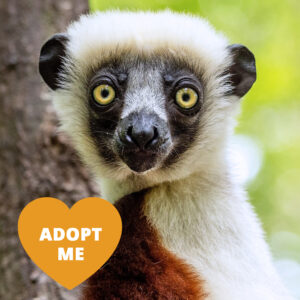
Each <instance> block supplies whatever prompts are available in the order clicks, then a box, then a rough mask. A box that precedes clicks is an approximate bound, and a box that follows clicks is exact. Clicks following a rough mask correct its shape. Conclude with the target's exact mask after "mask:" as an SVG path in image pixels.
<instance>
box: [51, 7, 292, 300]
mask: <svg viewBox="0 0 300 300" xmlns="http://www.w3.org/2000/svg"><path fill="white" fill-rule="evenodd" d="M67 33H68V35H69V37H70V42H69V43H68V48H67V50H68V57H67V59H66V61H65V64H66V66H67V67H69V70H70V72H71V73H70V75H71V76H70V78H71V82H70V83H69V84H68V85H67V89H59V90H57V91H56V92H55V93H54V104H55V107H56V110H57V112H58V113H59V116H60V118H61V121H62V128H63V129H64V130H65V131H67V132H68V133H69V134H70V135H71V137H72V138H73V141H74V144H75V146H76V147H77V149H78V150H79V152H80V153H81V155H82V157H83V159H84V161H85V162H86V163H87V164H88V165H89V166H90V168H91V169H92V170H93V172H94V173H95V175H96V176H97V178H100V180H99V182H100V185H101V191H102V194H103V197H104V198H106V199H108V200H110V201H115V200H116V199H118V198H120V197H122V196H124V195H126V194H129V193H131V192H133V191H137V190H140V189H143V188H145V187H150V186H152V187H153V188H152V189H151V191H150V192H149V193H148V194H147V199H146V205H145V214H146V216H147V217H148V219H149V221H150V222H151V223H152V224H153V226H154V227H155V228H157V230H158V232H159V234H160V237H161V240H162V243H163V244H164V246H165V247H166V248H167V249H169V250H170V251H172V252H174V253H175V254H176V255H177V256H178V257H180V258H182V259H184V260H185V261H186V262H187V263H188V264H190V265H191V266H193V267H194V268H195V270H196V272H198V273H199V275H200V277H201V278H202V279H203V280H204V282H205V288H206V292H207V293H208V294H209V296H208V299H210V300H227V299H228V300H240V299H249V300H250V299H251V300H254V299H255V300H273V299H274V300H279V299H280V300H282V299H285V300H288V299H290V298H289V296H288V294H287V293H286V291H285V289H284V287H283V286H282V284H281V282H280V280H279V278H278V276H277V274H276V272H275V270H274V268H273V266H272V262H271V255H270V253H269V250H268V247H267V245H266V243H265V241H264V237H263V233H262V230H261V226H260V224H259V222H258V220H257V218H256V216H255V214H254V212H253V209H252V207H251V206H250V205H249V203H248V202H247V199H246V196H245V194H244V192H243V189H242V188H241V187H240V186H238V185H237V184H236V183H235V182H234V180H233V176H231V174H230V169H231V168H230V162H227V161H226V159H225V157H226V149H227V144H226V143H227V140H228V136H229V135H230V134H231V132H232V128H233V123H234V121H233V120H234V116H235V114H236V111H237V110H238V107H239V103H238V101H237V99H236V97H224V96H222V95H223V94H224V91H225V90H226V89H228V87H227V86H225V85H224V84H222V82H223V81H224V78H221V77H220V75H221V74H222V72H223V71H224V70H225V69H226V67H227V66H228V65H229V63H230V61H231V58H230V56H229V55H228V50H227V49H226V46H227V45H228V42H227V40H226V39H225V38H224V37H223V35H221V34H219V33H216V32H215V31H214V29H212V27H211V26H210V25H209V24H208V23H207V22H206V21H204V20H202V19H200V18H197V17H192V16H189V15H183V14H175V13H172V12H169V11H165V12H159V13H151V12H138V13H133V12H125V13H124V12H119V11H115V12H106V13H97V14H94V15H91V16H83V17H82V18H81V19H80V20H79V21H78V22H76V23H74V24H72V25H71V26H70V27H69V29H68V31H67ZM124 52H125V53H128V52H130V53H131V54H136V55H145V56H147V55H153V54H157V55H167V56H168V55H172V56H176V57H179V58H181V59H184V60H186V61H187V63H189V64H190V66H191V67H192V68H193V69H194V70H195V72H198V73H202V74H203V79H204V81H205V101H204V104H203V108H202V109H203V115H202V116H201V122H200V125H199V126H200V128H201V130H200V131H199V132H200V134H199V136H197V138H196V141H195V142H194V143H193V144H192V145H191V147H190V149H189V150H188V151H186V152H185V153H184V154H182V156H181V158H180V160H179V161H178V162H177V163H175V164H174V165H173V166H171V167H170V168H169V169H167V170H160V169H155V170H150V171H148V172H146V173H145V174H142V175H137V174H134V173H133V172H131V171H130V170H129V169H128V167H127V166H126V165H125V164H122V163H120V166H119V168H118V169H116V168H110V167H109V166H107V165H105V164H104V163H103V161H102V158H101V157H100V156H99V154H98V152H97V150H96V147H95V146H94V142H93V140H92V139H91V137H90V136H89V130H88V126H87V123H88V122H87V109H86V105H87V100H86V93H85V84H86V77H87V76H88V74H89V72H91V70H93V69H96V68H97V67H99V66H100V65H101V62H103V61H105V60H106V59H109V58H111V57H114V56H120V55H122V53H124ZM70 78H69V79H70ZM143 91H144V93H145V94H147V91H148V90H147V87H146V86H145V87H144V89H143ZM140 96H141V94H140ZM146 96H147V95H145V97H146ZM148 96H149V95H148ZM145 97H144V98H145ZM153 99H154V98H153ZM153 101H154V100H153ZM151 103H152V104H154V103H155V102H151ZM127 104H128V103H127ZM135 104H136V101H135ZM135 104H132V105H127V107H126V109H125V110H124V111H123V114H124V115H127V114H128V113H130V112H131V109H135V110H136V109H138V106H135V107H134V105H135ZM140 105H142V104H140ZM150 106H151V105H149V107H150ZM152 106H153V105H152ZM154 109H156V110H159V111H158V113H159V114H160V116H161V117H162V118H166V114H165V111H164V110H163V108H162V107H156V106H155V108H154Z"/></svg>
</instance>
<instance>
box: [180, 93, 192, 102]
mask: <svg viewBox="0 0 300 300" xmlns="http://www.w3.org/2000/svg"><path fill="white" fill-rule="evenodd" d="M190 99H191V96H190V95H189V94H188V93H184V94H183V95H182V100H183V101H184V102H188V101H189V100H190Z"/></svg>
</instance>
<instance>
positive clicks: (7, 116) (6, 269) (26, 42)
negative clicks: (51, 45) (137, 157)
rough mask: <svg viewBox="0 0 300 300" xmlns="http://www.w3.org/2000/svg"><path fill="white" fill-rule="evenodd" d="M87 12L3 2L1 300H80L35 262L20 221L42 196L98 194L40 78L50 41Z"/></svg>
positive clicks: (47, 2)
mask: <svg viewBox="0 0 300 300" xmlns="http://www.w3.org/2000/svg"><path fill="white" fill-rule="evenodd" d="M87 9H88V3H87V0H73V1H72V0H42V1H41V0H23V1H22V0H1V1H0V101H1V104H0V299H5V300H19V299H20V300H24V299H40V300H42V299H43V300H46V299H49V300H50V299H51V300H56V299H60V300H61V299H76V298H77V297H76V296H74V292H69V291H67V290H66V289H64V288H62V287H60V286H58V284H56V283H55V282H54V281H53V280H52V279H50V278H49V277H47V276H46V275H45V274H44V273H43V272H42V271H40V270H39V268H37V267H36V266H35V265H34V264H33V263H32V262H31V260H30V259H29V258H28V256H27V255H26V253H25V252H24V250H23V248H22V246H21V244H20V242H19V238H18V232H17V222H18V217H19V214H20V212H21V210H22V209H23V208H24V206H25V205H26V204H27V203H28V202H30V201H32V200H33V199H35V198H38V197H45V196H51V197H56V198H59V199H61V200H63V201H65V202H66V203H67V204H69V205H70V204H72V203H74V202H75V201H76V200H79V199H81V198H83V197H88V196H94V195H97V191H96V190H95V188H94V186H93V185H92V183H91V180H90V179H89V174H88V173H87V172H86V170H85V169H84V168H83V167H82V165H81V164H80V162H79V161H78V158H77V157H76V154H75V153H74V151H73V150H72V148H71V147H70V146H69V144H70V143H69V141H68V139H67V138H66V137H65V136H63V135H62V134H57V120H56V116H55V114H54V113H53V109H52V106H51V104H50V101H49V98H50V95H49V90H48V89H47V88H46V86H45V84H43V83H42V80H41V78H40V77H39V74H38V57H39V51H40V48H41V45H42V44H43V42H44V41H45V40H46V39H47V38H48V37H49V36H51V35H52V34H54V33H55V32H60V31H63V30H64V28H65V26H66V25H67V24H68V23H69V22H70V21H71V20H73V19H74V18H75V17H77V16H78V15H79V14H81V13H83V12H86V11H87ZM75 294H76V293H75Z"/></svg>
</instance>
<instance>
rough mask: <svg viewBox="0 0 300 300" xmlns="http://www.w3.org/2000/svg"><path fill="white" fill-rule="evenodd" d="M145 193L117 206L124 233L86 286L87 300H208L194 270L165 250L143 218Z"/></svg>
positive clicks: (123, 199)
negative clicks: (113, 251)
mask: <svg viewBox="0 0 300 300" xmlns="http://www.w3.org/2000/svg"><path fill="white" fill-rule="evenodd" d="M143 204H144V192H139V193H134V194H131V195H129V196H126V197H124V198H122V199H121V200H119V201H118V202H117V203H116V207H117V209H118V211H119V213H120V215H121V218H122V221H123V233H122V237H121V240H120V243H119V245H118V247H117V250H116V251H115V253H114V254H113V256H112V257H111V258H110V259H109V261H108V262H107V263H106V264H105V265H104V266H103V267H102V268H101V269H100V270H99V271H97V272H96V273H95V274H94V275H93V276H92V277H91V278H90V279H89V280H88V282H87V285H86V288H85V290H84V297H83V299H84V300H98V299H172V300H173V299H178V300H179V299H182V300H183V299H185V300H186V299H205V298H206V295H205V292H204V291H203V287H202V281H201V280H200V278H199V277H198V276H197V275H196V273H195V272H194V271H193V269H192V267H190V266H188V265H187V264H186V263H184V261H183V260H181V259H179V258H178V257H176V256H175V255H174V254H173V253H171V252H170V251H168V250H167V249H165V248H164V247H163V246H162V244H161V242H160V239H159V236H158V234H157V232H156V230H155V229H154V228H153V227H152V226H151V225H150V223H149V222H148V221H147V218H146V217H145V215H144V214H143Z"/></svg>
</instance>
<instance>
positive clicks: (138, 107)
mask: <svg viewBox="0 0 300 300" xmlns="http://www.w3.org/2000/svg"><path fill="white" fill-rule="evenodd" d="M68 41H69V38H68V36H67V35H66V34H57V35H54V36H53V37H52V38H51V39H49V40H48V41H47V42H46V43H45V44H44V46H43V47H42V49H41V56H40V63H39V69H40V73H41V75H42V77H43V79H44V80H45V82H46V83H47V84H48V86H49V87H50V88H52V89H53V90H56V89H62V90H63V91H65V92H66V94H67V95H68V96H67V98H68V99H67V100H69V102H68V101H66V102H64V103H63V105H64V108H65V110H66V111H65V117H64V118H65V121H66V120H67V119H68V120H69V121H71V122H67V123H68V124H73V125H74V126H75V127H76V126H77V128H78V124H79V123H80V125H81V126H82V127H84V129H82V128H78V130H79V131H80V132H79V133H77V132H75V129H74V128H73V127H72V126H71V127H69V128H68V130H69V132H71V133H72V136H73V137H75V138H76V141H77V142H78V139H77V137H78V136H80V135H83V134H84V135H88V137H87V139H85V140H84V142H86V140H88V141H89V142H88V144H89V145H91V144H92V143H90V138H92V139H93V141H94V144H95V145H96V147H97V151H98V154H99V156H101V157H102V158H103V159H104V161H105V163H106V164H107V166H110V167H112V168H111V170H114V171H116V170H118V169H117V168H118V167H125V168H126V169H127V170H128V168H129V169H131V170H132V171H134V172H136V173H142V172H145V171H148V170H150V169H164V168H168V167H169V166H171V165H173V164H174V162H175V161H177V160H180V159H181V158H182V154H183V153H184V152H185V151H186V150H187V149H195V148H196V147H195V145H191V144H193V142H194V141H195V140H196V138H198V141H197V142H195V143H194V144H197V143H198V144H197V145H199V144H201V146H202V144H203V143H205V141H208V140H211V142H210V143H208V145H210V146H212V145H213V144H214V142H215V140H216V136H217V134H220V132H223V130H221V128H220V126H222V124H224V125H225V123H224V119H225V115H224V113H223V110H224V109H225V107H226V105H229V102H228V101H227V100H225V101H224V102H222V101H221V99H222V98H223V97H224V96H225V94H226V96H230V95H234V96H237V98H240V97H242V96H243V95H245V94H246V93H247V92H248V90H249V89H250V88H251V86H252V84H253V83H254V81H255V79H256V69H255V59H254V56H253V54H252V53H251V52H250V51H249V50H248V49H247V48H246V47H244V46H242V45H238V44H234V45H231V46H228V47H227V48H226V51H225V49H223V50H222V51H225V52H226V53H228V57H227V58H224V59H225V60H228V62H226V64H225V65H224V66H222V65H220V66H219V67H218V68H217V69H215V70H216V71H215V72H216V73H214V74H213V73H209V72H207V70H205V64H204V66H202V63H203V62H201V64H199V65H201V67H199V66H198V67H196V66H195V65H197V64H198V62H196V61H195V60H194V61H193V62H194V64H195V65H193V63H192V62H190V61H189V57H188V54H185V55H184V56H181V55H178V53H177V54H174V55H173V54H172V53H173V52H172V51H171V52H170V51H169V52H168V51H167V52H166V51H165V50H166V49H163V51H160V50H159V51H158V52H157V53H156V52H155V51H153V52H151V54H150V53H148V54H145V53H144V54H142V53H143V52H141V53H138V52H132V53H131V51H128V50H126V51H124V55H122V53H121V52H120V51H117V52H116V53H118V55H115V56H114V54H110V55H107V58H105V59H106V63H104V62H103V61H104V60H105V59H104V58H103V59H102V58H101V59H100V58H99V64H100V65H99V66H98V68H97V67H96V65H97V60H96V61H95V60H94V61H93V64H91V65H92V66H93V67H90V68H89V69H88V71H86V70H87V69H85V72H82V70H81V68H82V65H81V66H80V65H79V66H77V65H76V64H77V63H78V62H77V61H76V59H75V58H73V57H71V56H68V51H67V44H68ZM97 55H99V54H97ZM65 57H67V59H66V60H65V61H64V58H65ZM199 58H200V57H199ZM194 59H195V58H194ZM82 64H84V65H85V64H86V62H82ZM206 64H207V66H209V65H211V64H212V65H213V62H212V61H209V60H208V61H206ZM199 70H202V71H201V72H203V74H199V73H198V72H200V71H199ZM62 74H63V76H60V75H62ZM78 76H79V77H78ZM204 78H205V80H204ZM221 81H222V82H221ZM78 83H80V84H79V86H80V91H78V89H79V87H78V86H77V84H78ZM224 86H225V87H224ZM73 89H77V92H75V91H73ZM215 91H217V92H216V93H215ZM220 91H221V92H220ZM58 94H59V92H58ZM78 95H79V96H78ZM212 95H213V96H212ZM73 96H74V97H75V99H76V100H77V106H76V107H77V108H76V109H73V110H72V112H74V114H72V113H69V112H70V110H69V109H67V107H68V106H72V101H71V100H72V97H73ZM235 99H236V98H235ZM78 101H80V103H78ZM220 101H221V102H222V103H223V104H222V103H219V102H220ZM230 101H231V100H230ZM79 107H81V108H82V111H80V108H79ZM86 111H87V112H88V113H87V114H86ZM87 123H88V126H86V125H87ZM217 124H220V125H219V126H217ZM87 127H88V128H87ZM203 128H204V129H203ZM87 129H88V130H89V132H87ZM201 130H202V131H201ZM198 131H199V132H198ZM200 131H201V132H200ZM199 137H201V139H200V138H199ZM208 137H210V138H209V139H208ZM79 143H80V142H79ZM79 146H80V145H78V148H79V149H80V151H81V153H82V154H83V156H85V157H87V156H89V154H91V153H92V155H93V158H94V159H95V155H97V154H95V151H94V150H95V149H94V145H92V147H91V148H92V149H88V150H87V149H86V148H84V147H79ZM199 147H200V146H199ZM210 149H211V148H210V147H209V146H208V147H207V149H206V151H210ZM86 150H87V151H90V153H86ZM200 152H201V151H199V152H197V151H196V154H197V155H198V154H199V153H200ZM96 153H97V152H96ZM202 153H203V152H202ZM196 154H195V155H194V156H193V160H197V159H198V156H197V155H196ZM96 160H97V159H96ZM89 161H90V164H92V159H89ZM99 161H101V163H102V161H103V160H99ZM190 166H191V164H190ZM115 167H117V168H115Z"/></svg>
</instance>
